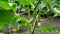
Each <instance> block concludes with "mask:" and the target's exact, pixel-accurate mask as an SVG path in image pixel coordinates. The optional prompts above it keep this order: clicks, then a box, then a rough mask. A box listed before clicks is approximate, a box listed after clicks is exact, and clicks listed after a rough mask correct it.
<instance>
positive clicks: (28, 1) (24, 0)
mask: <svg viewBox="0 0 60 34" xmlns="http://www.w3.org/2000/svg"><path fill="white" fill-rule="evenodd" d="M33 2H34V0H20V3H21V4H22V5H23V6H25V5H29V4H32V3H33Z"/></svg>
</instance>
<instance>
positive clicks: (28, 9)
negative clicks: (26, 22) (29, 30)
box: [28, 5, 30, 19]
mask: <svg viewBox="0 0 60 34" xmlns="http://www.w3.org/2000/svg"><path fill="white" fill-rule="evenodd" d="M28 19H30V9H29V5H28Z"/></svg>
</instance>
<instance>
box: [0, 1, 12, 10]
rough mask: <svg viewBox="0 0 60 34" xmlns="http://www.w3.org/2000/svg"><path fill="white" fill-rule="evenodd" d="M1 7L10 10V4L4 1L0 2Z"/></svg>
mask: <svg viewBox="0 0 60 34" xmlns="http://www.w3.org/2000/svg"><path fill="white" fill-rule="evenodd" d="M0 7H2V8H4V9H6V10H10V9H11V8H10V6H9V4H8V2H3V1H0Z"/></svg>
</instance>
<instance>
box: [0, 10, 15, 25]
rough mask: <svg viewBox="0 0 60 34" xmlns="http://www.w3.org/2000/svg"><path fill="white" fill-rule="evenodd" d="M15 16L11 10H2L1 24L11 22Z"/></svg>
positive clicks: (0, 14)
mask: <svg viewBox="0 0 60 34" xmlns="http://www.w3.org/2000/svg"><path fill="white" fill-rule="evenodd" d="M13 17H14V15H13V14H11V13H10V12H9V11H7V10H0V25H5V24H9V23H10V21H11V20H12V19H13ZM12 23H15V21H14V20H13V22H12Z"/></svg>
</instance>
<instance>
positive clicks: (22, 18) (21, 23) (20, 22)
mask: <svg viewBox="0 0 60 34" xmlns="http://www.w3.org/2000/svg"><path fill="white" fill-rule="evenodd" d="M26 20H27V19H26V18H24V17H21V20H20V21H19V22H18V23H19V24H20V25H22V26H24V25H25V24H26Z"/></svg>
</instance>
